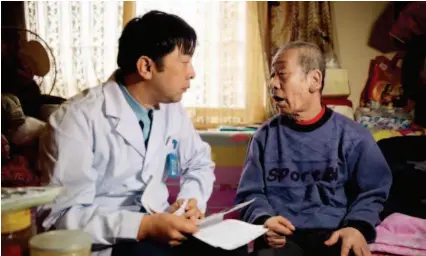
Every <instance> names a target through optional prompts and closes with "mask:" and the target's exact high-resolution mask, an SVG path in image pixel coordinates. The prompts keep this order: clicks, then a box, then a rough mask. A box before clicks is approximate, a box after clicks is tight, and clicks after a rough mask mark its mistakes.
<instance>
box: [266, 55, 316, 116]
mask: <svg viewBox="0 0 426 256" xmlns="http://www.w3.org/2000/svg"><path fill="white" fill-rule="evenodd" d="M269 86H270V91H271V96H272V98H273V99H274V102H275V105H276V107H277V109H278V110H279V112H280V113H281V114H286V115H294V114H297V113H298V112H301V111H305V110H306V109H307V108H308V106H309V104H310V101H312V96H313V94H312V92H310V86H311V84H310V79H309V76H308V75H306V74H305V73H304V72H303V70H302V68H301V66H300V64H299V59H298V50H297V49H287V50H285V51H284V52H278V53H277V54H276V55H275V57H274V59H273V61H272V67H271V76H270V84H269Z"/></svg>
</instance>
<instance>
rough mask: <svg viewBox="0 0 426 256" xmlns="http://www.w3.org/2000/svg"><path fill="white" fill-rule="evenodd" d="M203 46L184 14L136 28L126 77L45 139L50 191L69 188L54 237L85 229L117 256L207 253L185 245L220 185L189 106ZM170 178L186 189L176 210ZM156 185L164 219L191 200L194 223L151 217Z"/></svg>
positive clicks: (129, 41) (79, 102) (57, 121)
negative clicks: (145, 200)
mask: <svg viewBox="0 0 426 256" xmlns="http://www.w3.org/2000/svg"><path fill="white" fill-rule="evenodd" d="M195 46H196V33H195V31H194V30H193V28H192V27H190V26H189V25H188V24H187V23H186V22H185V21H183V20H182V19H180V18H179V17H177V16H175V15H169V14H166V13H163V12H158V11H152V12H149V13H147V14H145V15H144V16H142V17H138V18H135V19H133V20H131V21H130V22H129V23H128V24H127V25H126V27H125V28H124V30H123V32H122V35H121V37H120V40H119V53H118V58H117V63H118V66H119V70H118V71H117V72H115V74H114V76H113V77H112V78H111V79H110V80H109V81H107V82H106V83H104V84H101V85H99V86H97V87H93V88H91V89H88V90H86V91H84V92H82V93H80V94H78V95H77V96H75V97H73V98H72V99H70V100H69V101H68V102H66V103H65V104H64V105H63V106H61V107H60V109H58V110H57V111H56V112H55V113H54V114H53V115H52V116H51V118H50V120H49V125H48V129H47V131H46V132H45V133H44V135H43V136H42V137H41V144H40V145H41V146H40V165H41V168H42V170H43V171H45V172H46V173H47V174H49V175H48V176H49V177H48V178H49V184H50V185H59V186H63V187H65V189H66V193H64V194H62V195H61V196H59V197H58V198H57V199H56V201H55V202H54V204H53V205H51V212H50V214H49V215H48V217H47V218H46V219H45V221H44V222H43V226H44V227H45V228H51V227H54V228H57V229H82V230H84V231H86V232H88V233H89V234H90V235H91V236H92V239H93V244H94V245H103V246H105V245H106V246H110V250H109V252H111V248H112V254H113V255H133V254H135V255H163V254H164V255H171V254H173V255H175V254H176V253H177V254H179V253H181V254H184V255H190V254H191V251H192V252H194V251H197V249H196V248H195V247H193V246H191V247H188V246H185V244H186V243H187V242H183V241H185V240H186V239H188V238H189V237H190V234H193V233H194V232H196V231H197V230H198V227H197V225H196V222H194V221H193V220H191V219H190V218H191V217H192V218H200V217H202V216H203V214H204V212H205V210H206V203H207V200H208V199H209V197H210V195H211V193H212V186H213V183H214V180H215V177H214V173H213V170H214V164H213V162H212V161H211V155H210V147H209V145H208V144H206V143H204V142H203V141H202V140H201V139H200V137H199V135H198V133H197V131H196V130H195V129H194V126H193V124H192V123H191V120H190V119H189V117H188V116H187V114H186V113H185V110H184V108H183V107H182V105H181V104H180V103H179V102H180V100H181V98H182V95H183V93H184V92H185V91H186V90H187V89H188V88H189V86H190V80H191V79H192V78H194V76H195V72H194V69H193V66H192V63H191V58H192V54H193V52H194V50H195ZM174 160H177V163H178V166H176V164H174V163H176V161H174ZM168 176H172V177H175V178H178V179H180V184H181V190H180V193H179V195H178V199H180V200H179V201H178V202H176V203H175V204H174V205H173V206H172V207H169V205H168V203H167V199H168V190H167V187H166V186H165V184H164V181H165V179H166V178H167V177H168ZM151 179H152V180H151ZM150 180H151V182H156V183H158V184H159V186H160V187H161V191H159V193H158V195H157V196H156V201H157V202H159V203H160V205H162V206H163V207H162V208H163V209H162V210H164V211H169V212H173V211H174V210H176V209H177V208H178V207H179V205H180V204H181V203H182V200H183V199H189V200H190V201H189V203H188V205H187V208H186V210H187V211H186V214H185V217H180V216H175V215H173V214H169V213H163V214H152V215H148V214H146V213H144V211H143V208H142V211H141V204H140V201H141V200H140V198H141V195H142V194H143V192H144V188H145V187H146V186H147V184H148V182H149V181H150ZM122 240H124V241H126V242H122ZM188 243H189V242H188ZM121 245H123V246H121ZM185 248H187V249H188V248H190V250H189V251H188V250H187V249H185ZM211 249H212V250H213V251H216V253H217V249H213V248H211ZM198 253H199V251H198Z"/></svg>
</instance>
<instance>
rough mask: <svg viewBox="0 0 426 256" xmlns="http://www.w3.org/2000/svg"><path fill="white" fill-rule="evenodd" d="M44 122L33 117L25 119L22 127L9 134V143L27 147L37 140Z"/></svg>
mask: <svg viewBox="0 0 426 256" xmlns="http://www.w3.org/2000/svg"><path fill="white" fill-rule="evenodd" d="M45 125H46V123H45V122H42V121H40V120H38V119H36V118H34V117H26V118H25V121H24V123H23V124H22V125H20V126H19V127H18V128H17V129H16V130H15V131H12V132H11V133H9V136H8V138H9V141H10V142H11V143H13V144H15V145H28V144H32V143H33V142H34V141H37V140H38V137H39V135H40V133H41V132H42V130H43V128H44V126H45Z"/></svg>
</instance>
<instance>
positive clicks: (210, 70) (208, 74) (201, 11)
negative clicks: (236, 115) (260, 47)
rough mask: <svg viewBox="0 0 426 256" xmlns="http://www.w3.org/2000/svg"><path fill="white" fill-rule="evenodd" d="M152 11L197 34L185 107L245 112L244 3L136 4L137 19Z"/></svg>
mask: <svg viewBox="0 0 426 256" xmlns="http://www.w3.org/2000/svg"><path fill="white" fill-rule="evenodd" d="M153 9H155V10H160V11H164V12H168V13H173V14H176V15H178V16H180V17H182V18H183V19H184V20H185V21H186V22H188V23H189V24H190V25H191V26H192V27H193V28H194V29H195V31H196V32H197V36H198V46H197V48H196V50H195V55H194V57H193V65H194V68H195V72H196V77H195V79H194V80H193V81H192V82H191V88H190V90H188V92H187V93H186V94H185V95H184V97H183V104H184V106H185V107H205V108H219V107H226V108H244V106H245V90H244V84H245V75H244V74H245V65H244V63H245V58H244V57H245V48H246V46H245V32H246V26H245V25H246V16H245V13H246V9H245V2H221V1H197V2H193V1H192V2H187V3H184V4H183V3H182V2H180V1H152V0H151V1H138V2H136V14H137V15H142V14H145V13H146V12H148V11H150V10H153Z"/></svg>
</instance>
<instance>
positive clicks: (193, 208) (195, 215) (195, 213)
mask: <svg viewBox="0 0 426 256" xmlns="http://www.w3.org/2000/svg"><path fill="white" fill-rule="evenodd" d="M183 202H184V200H183V199H179V200H177V201H176V202H175V203H174V204H172V205H171V206H170V208H169V212H170V213H174V212H176V211H177V210H178V209H179V208H180V207H181V206H182V204H183ZM184 216H185V217H186V218H188V219H191V220H197V219H202V218H204V214H203V213H202V212H201V211H200V209H199V208H198V206H197V199H195V198H191V199H189V200H188V203H187V204H186V206H185V213H184Z"/></svg>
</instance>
